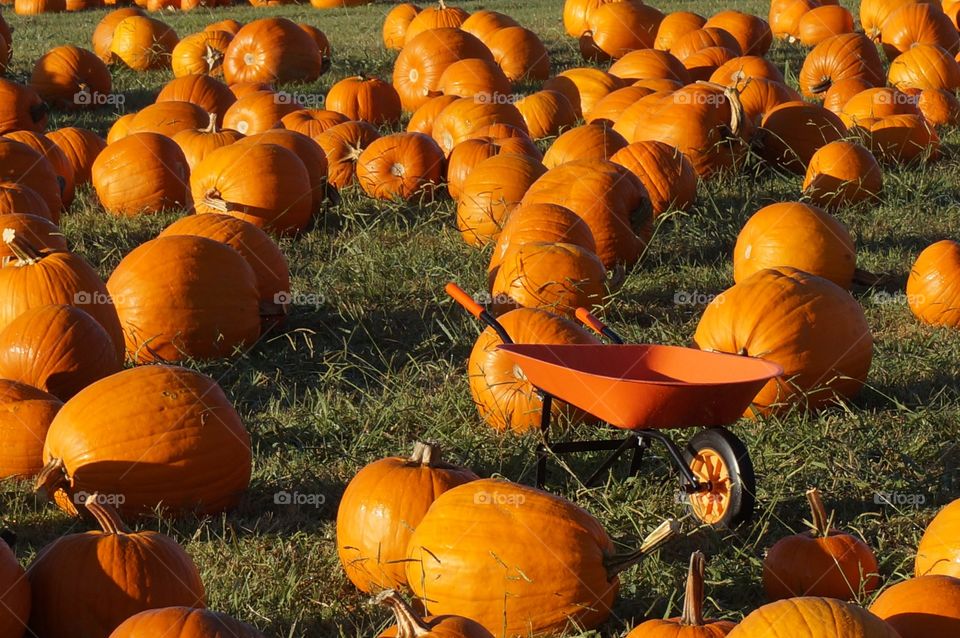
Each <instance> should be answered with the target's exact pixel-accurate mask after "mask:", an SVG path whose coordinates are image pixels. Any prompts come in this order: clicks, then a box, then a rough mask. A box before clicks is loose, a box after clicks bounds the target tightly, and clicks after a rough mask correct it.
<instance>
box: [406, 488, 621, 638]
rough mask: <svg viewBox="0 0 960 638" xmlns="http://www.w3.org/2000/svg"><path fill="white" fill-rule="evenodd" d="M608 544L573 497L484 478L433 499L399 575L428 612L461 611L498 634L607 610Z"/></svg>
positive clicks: (613, 591) (587, 622)
mask: <svg viewBox="0 0 960 638" xmlns="http://www.w3.org/2000/svg"><path fill="white" fill-rule="evenodd" d="M506 528H509V529H510V530H511V532H510V533H509V534H497V533H491V532H492V530H498V529H506ZM533 547H542V548H544V549H545V550H546V551H543V552H535V551H531V548H533ZM613 550H614V546H613V542H612V541H611V540H610V537H609V536H608V535H607V533H606V532H605V531H604V529H603V527H601V525H600V523H598V522H597V520H596V519H594V518H593V517H592V516H591V515H590V514H588V513H587V512H586V511H584V510H582V509H581V508H579V507H577V506H576V505H574V504H573V503H570V502H569V501H566V500H564V499H562V498H559V497H557V496H553V495H551V494H548V493H546V492H542V491H540V490H536V489H533V488H530V487H525V486H522V485H517V484H515V483H510V482H507V481H501V480H495V479H482V480H479V481H471V482H469V483H466V484H465V485H461V486H460V487H456V488H453V489H452V490H449V491H448V492H445V493H444V494H442V495H441V496H440V498H438V499H437V500H436V501H434V504H433V505H432V506H431V507H430V510H429V511H428V512H427V515H426V516H424V518H423V520H422V521H420V524H419V525H418V526H417V529H416V530H415V531H414V533H413V537H412V538H411V539H410V546H409V549H408V552H407V553H408V556H409V559H410V561H409V562H408V563H407V581H408V582H409V583H410V587H411V589H412V590H413V592H414V594H416V595H417V596H418V597H419V598H420V599H422V600H424V601H426V607H427V612H428V613H430V614H434V615H440V614H447V613H450V614H453V613H457V614H459V615H463V616H465V617H467V618H471V619H473V620H476V621H477V622H478V623H480V624H481V625H483V626H484V627H486V628H487V629H488V630H489V631H490V632H491V633H492V634H494V635H495V636H498V637H501V636H517V635H522V636H526V635H528V634H530V633H533V634H540V633H551V632H559V631H562V630H564V629H566V628H568V627H570V626H571V625H572V624H573V623H577V624H578V625H580V626H583V627H585V628H588V629H590V628H594V627H596V626H597V625H599V624H600V623H602V622H603V621H604V620H606V618H607V617H608V616H609V615H610V605H611V604H612V603H613V600H614V598H615V597H616V595H617V591H618V589H619V587H620V582H619V579H618V578H616V577H613V578H612V579H611V578H609V577H608V573H607V570H606V568H605V567H604V558H605V557H607V556H609V555H610V554H612V553H613Z"/></svg>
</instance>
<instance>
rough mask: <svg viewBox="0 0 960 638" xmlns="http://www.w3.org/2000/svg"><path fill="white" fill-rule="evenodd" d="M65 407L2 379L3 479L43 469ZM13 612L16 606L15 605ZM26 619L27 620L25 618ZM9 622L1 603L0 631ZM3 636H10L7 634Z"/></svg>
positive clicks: (0, 584) (0, 586)
mask: <svg viewBox="0 0 960 638" xmlns="http://www.w3.org/2000/svg"><path fill="white" fill-rule="evenodd" d="M61 407H63V403H62V402H61V401H60V400H59V399H58V398H57V397H55V396H53V395H52V394H48V393H46V392H43V391H42V390H38V389H36V388H34V387H32V386H29V385H24V384H22V383H17V382H16V381H9V380H7V379H0V438H2V439H3V446H2V447H0V478H10V477H14V476H15V477H19V478H31V477H33V476H35V475H36V474H37V472H39V471H40V470H42V469H43V441H44V439H45V438H46V437H47V430H48V429H49V428H50V423H51V422H52V421H53V417H55V416H56V414H57V412H58V411H59V410H60V408H61ZM3 545H4V546H6V543H3ZM3 549H5V547H0V552H2V551H3ZM2 559H3V557H0V602H6V599H5V596H4V592H6V591H7V587H5V586H4V583H5V581H4V569H3V566H2V562H3V560H2ZM8 595H13V594H8ZM8 604H9V603H8ZM11 609H15V607H14V606H13V605H11ZM16 615H18V616H19V614H16ZM23 619H24V621H26V616H25V615H24V616H23ZM9 622H10V609H7V608H6V607H5V606H4V605H3V604H0V630H4V629H8V628H9ZM3 635H4V636H6V635H8V634H7V633H6V632H3ZM13 635H16V634H13Z"/></svg>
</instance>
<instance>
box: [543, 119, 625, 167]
mask: <svg viewBox="0 0 960 638" xmlns="http://www.w3.org/2000/svg"><path fill="white" fill-rule="evenodd" d="M626 145H627V140H625V139H623V136H622V135H620V134H619V133H617V132H616V131H614V130H613V129H611V128H609V127H607V126H603V125H602V124H584V125H583V126H578V127H576V128H572V129H570V130H569V131H566V132H564V133H562V134H561V135H560V136H559V137H558V138H557V139H556V140H554V142H553V144H551V145H550V148H548V149H547V152H546V153H545V154H544V156H543V164H544V166H546V167H547V168H555V167H557V166H560V165H561V164H565V163H567V162H570V161H574V160H607V159H610V157H611V156H612V155H614V154H615V153H616V152H617V151H619V150H620V149H622V148H623V147H625V146H626Z"/></svg>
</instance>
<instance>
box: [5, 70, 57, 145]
mask: <svg viewBox="0 0 960 638" xmlns="http://www.w3.org/2000/svg"><path fill="white" fill-rule="evenodd" d="M48 119H49V116H48V113H47V106H46V104H44V103H43V100H41V99H40V96H39V95H37V92H36V91H34V90H33V89H32V88H30V87H29V86H23V85H20V84H17V83H16V82H11V81H10V80H7V79H4V78H0V135H4V134H6V133H11V132H13V131H19V130H21V129H22V130H27V131H35V132H37V133H42V132H43V129H45V128H46V127H47V120H48Z"/></svg>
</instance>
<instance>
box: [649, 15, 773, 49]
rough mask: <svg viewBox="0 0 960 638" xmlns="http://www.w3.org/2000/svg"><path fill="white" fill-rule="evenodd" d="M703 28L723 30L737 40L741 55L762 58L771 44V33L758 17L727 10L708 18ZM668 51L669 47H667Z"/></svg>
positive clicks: (765, 23) (765, 22)
mask: <svg viewBox="0 0 960 638" xmlns="http://www.w3.org/2000/svg"><path fill="white" fill-rule="evenodd" d="M703 26H704V27H715V28H718V29H723V30H724V31H726V32H727V33H729V34H730V35H732V36H733V37H734V38H736V40H737V44H739V45H740V50H741V51H742V52H743V55H756V56H761V57H762V56H764V55H766V54H767V50H768V49H770V45H771V44H773V32H772V31H771V30H770V25H769V24H768V23H767V21H766V20H764V19H763V18H761V17H759V16H755V15H751V14H749V13H743V12H741V11H734V10H732V9H728V10H726V11H720V12H719V13H715V14H713V15H712V16H710V19H708V20H707V21H706V22H705V23H704V24H703ZM667 48H668V49H669V47H667Z"/></svg>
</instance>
